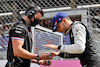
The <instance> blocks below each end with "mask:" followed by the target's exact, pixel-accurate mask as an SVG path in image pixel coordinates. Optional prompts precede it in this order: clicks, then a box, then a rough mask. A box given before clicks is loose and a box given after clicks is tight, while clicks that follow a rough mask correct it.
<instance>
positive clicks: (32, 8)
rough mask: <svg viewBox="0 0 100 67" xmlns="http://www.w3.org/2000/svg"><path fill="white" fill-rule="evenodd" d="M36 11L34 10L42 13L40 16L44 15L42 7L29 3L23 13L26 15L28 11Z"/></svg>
mask: <svg viewBox="0 0 100 67" xmlns="http://www.w3.org/2000/svg"><path fill="white" fill-rule="evenodd" d="M30 10H33V11H36V12H40V13H41V14H42V16H43V15H44V12H43V10H42V9H40V7H39V6H38V5H37V4H30V5H29V7H27V9H26V12H25V15H27V13H28V12H29V11H30Z"/></svg>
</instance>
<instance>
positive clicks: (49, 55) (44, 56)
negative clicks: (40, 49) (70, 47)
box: [39, 52, 53, 60]
mask: <svg viewBox="0 0 100 67" xmlns="http://www.w3.org/2000/svg"><path fill="white" fill-rule="evenodd" d="M39 57H40V59H48V60H50V59H52V58H53V55H52V53H51V52H44V53H42V54H41V55H40V56H39Z"/></svg>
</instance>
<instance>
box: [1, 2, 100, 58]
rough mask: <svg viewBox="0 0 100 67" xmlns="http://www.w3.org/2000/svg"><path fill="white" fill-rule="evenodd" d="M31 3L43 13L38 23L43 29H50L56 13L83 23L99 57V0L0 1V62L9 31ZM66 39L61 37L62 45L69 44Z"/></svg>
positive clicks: (3, 56) (4, 53) (4, 52)
mask: <svg viewBox="0 0 100 67" xmlns="http://www.w3.org/2000/svg"><path fill="white" fill-rule="evenodd" d="M31 3H36V4H37V5H39V6H40V7H41V8H42V9H43V11H44V12H45V15H44V17H42V19H41V20H40V22H39V25H40V26H42V27H44V28H47V29H52V27H53V25H52V21H51V19H52V17H53V16H54V15H55V14H57V13H58V12H66V13H67V14H68V15H69V17H70V18H71V20H72V21H73V22H75V21H81V22H82V23H84V24H85V25H86V26H87V27H88V29H89V30H90V32H91V33H92V34H93V39H94V42H95V43H96V45H95V46H96V48H97V52H98V55H99V56H100V39H99V37H100V29H99V28H100V0H0V60H6V51H7V46H8V39H9V34H8V33H9V30H10V29H11V27H12V25H13V23H15V22H16V21H18V20H19V19H20V18H21V17H22V16H23V15H24V12H25V9H26V8H27V7H28V5H29V4H31ZM68 37H69V36H63V44H64V45H65V44H70V42H69V40H68ZM66 40H67V42H66Z"/></svg>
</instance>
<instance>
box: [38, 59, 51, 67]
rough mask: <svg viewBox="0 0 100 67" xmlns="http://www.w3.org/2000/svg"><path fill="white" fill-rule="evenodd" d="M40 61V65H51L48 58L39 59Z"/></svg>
mask: <svg viewBox="0 0 100 67" xmlns="http://www.w3.org/2000/svg"><path fill="white" fill-rule="evenodd" d="M38 63H39V64H40V65H44V66H50V65H51V61H48V60H39V61H38Z"/></svg>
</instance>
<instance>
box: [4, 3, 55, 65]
mask: <svg viewBox="0 0 100 67" xmlns="http://www.w3.org/2000/svg"><path fill="white" fill-rule="evenodd" d="M43 15H44V13H43V11H42V10H41V9H40V8H39V6H37V5H36V4H31V5H30V6H29V7H28V8H27V10H26V12H25V16H24V17H23V18H21V20H20V21H18V22H16V23H15V24H14V25H13V26H12V28H11V30H10V32H9V42H8V50H7V60H8V62H7V64H6V66H5V67H30V62H31V61H32V62H33V63H38V64H42V65H49V64H48V61H46V62H45V60H44V59H52V58H53V56H50V54H47V53H42V54H41V55H37V54H32V53H31V50H32V44H33V43H32V36H31V34H32V33H31V29H30V26H36V25H37V24H38V21H39V20H40V19H41V17H42V16H43ZM48 56H50V57H48ZM44 62H45V63H44Z"/></svg>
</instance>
